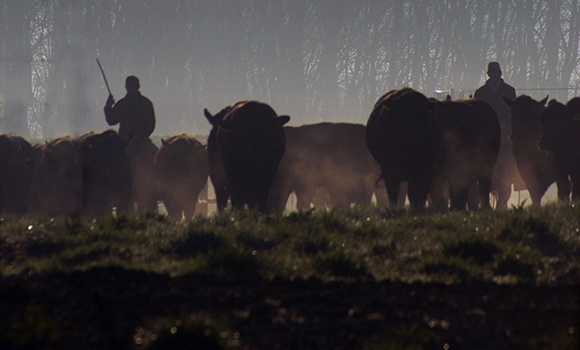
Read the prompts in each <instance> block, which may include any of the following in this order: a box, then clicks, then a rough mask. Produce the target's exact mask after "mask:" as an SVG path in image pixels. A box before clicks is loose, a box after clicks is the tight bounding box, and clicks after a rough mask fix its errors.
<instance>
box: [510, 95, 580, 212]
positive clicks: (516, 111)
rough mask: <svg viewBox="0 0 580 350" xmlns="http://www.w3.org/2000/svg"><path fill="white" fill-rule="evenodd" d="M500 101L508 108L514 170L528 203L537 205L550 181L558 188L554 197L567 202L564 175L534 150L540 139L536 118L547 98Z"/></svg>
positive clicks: (567, 186) (550, 158) (546, 155)
mask: <svg viewBox="0 0 580 350" xmlns="http://www.w3.org/2000/svg"><path fill="white" fill-rule="evenodd" d="M504 100H505V102H506V104H507V105H508V107H509V108H510V109H511V114H512V135H511V141H512V143H513V153H514V157H515V159H516V163H517V165H518V171H519V173H520V175H521V176H522V179H523V180H524V182H525V183H526V187H527V188H528V191H529V192H530V197H531V199H532V204H534V205H540V204H541V199H542V197H543V196H544V194H545V193H546V190H547V189H548V187H550V185H551V184H552V183H554V182H556V183H557V186H558V198H561V199H567V198H568V197H569V195H570V184H569V181H568V177H567V175H566V174H565V173H563V172H562V171H561V169H559V168H558V166H557V164H556V161H555V159H554V157H553V156H552V155H550V154H549V153H548V152H546V151H542V150H540V149H539V148H538V143H539V141H540V138H541V137H542V125H541V122H540V116H541V113H542V110H543V109H544V105H545V104H546V101H547V100H548V97H546V98H545V99H543V100H541V101H536V100H534V99H533V98H531V97H529V96H526V95H521V96H518V97H517V98H516V99H515V100H514V101H512V100H510V99H508V98H505V97H504Z"/></svg>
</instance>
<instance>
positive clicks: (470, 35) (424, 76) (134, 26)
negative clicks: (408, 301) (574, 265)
mask: <svg viewBox="0 0 580 350" xmlns="http://www.w3.org/2000/svg"><path fill="white" fill-rule="evenodd" d="M0 4H2V5H0V6H1V8H0V9H1V13H0V26H1V28H2V29H1V31H2V36H1V52H2V54H1V55H2V56H1V57H0V63H1V80H0V83H1V91H0V92H1V103H2V105H1V107H2V119H1V120H0V130H1V131H2V132H18V133H21V134H23V135H31V136H36V137H38V136H42V137H54V136H57V135H60V134H65V133H69V134H80V133H83V132H86V131H90V130H99V129H104V128H106V127H107V126H106V124H105V122H104V118H103V116H102V110H101V109H102V106H103V104H104V101H105V100H106V98H107V92H106V89H105V88H104V83H103V81H102V78H101V77H100V72H99V70H98V67H97V65H96V62H95V58H96V57H99V58H100V60H101V62H102V63H103V65H104V68H105V71H106V73H107V75H108V77H109V79H110V85H111V88H112V90H113V94H114V95H115V97H116V98H117V99H118V98H120V97H122V96H123V94H124V91H123V90H122V86H123V79H124V77H125V76H127V75H129V74H135V75H137V76H138V77H139V78H140V79H141V85H142V91H143V93H144V94H145V95H147V96H148V97H150V98H151V99H152V100H153V102H154V104H155V107H156V111H157V118H158V127H157V130H156V133H157V134H161V135H167V134H173V133H177V132H181V131H185V132H188V133H206V132H207V130H208V129H209V124H207V122H206V121H205V120H204V119H203V116H202V111H203V108H209V109H210V110H211V111H217V110H219V109H221V108H222V107H224V106H226V105H228V104H232V103H234V102H236V101H238V100H241V99H258V100H262V101H266V102H269V103H270V104H271V105H272V106H273V107H274V108H275V109H276V110H277V111H278V112H279V113H281V114H289V115H291V117H292V121H291V124H294V125H299V124H304V123H312V122H317V121H321V120H325V121H351V122H361V123H364V122H366V118H367V117H368V113H369V112H370V110H371V109H372V105H373V104H374V103H375V101H376V100H377V98H378V97H380V96H381V95H382V94H384V93H385V92H386V91H388V90H390V89H393V88H398V87H402V86H411V87H413V88H416V89H418V90H420V91H423V92H424V93H425V94H427V95H429V96H431V95H433V91H434V90H435V89H445V90H451V89H454V90H455V91H456V92H459V90H461V89H465V90H472V89H475V88H477V87H478V86H479V85H481V84H482V83H483V82H484V81H485V78H486V77H485V68H486V65H487V62H488V61H490V60H497V61H499V62H500V63H501V64H502V68H503V71H504V78H505V79H506V81H508V82H509V83H511V84H512V85H513V86H515V87H516V88H517V89H519V90H520V91H519V92H521V93H528V94H532V95H533V94H534V93H537V94H540V93H541V94H543V95H544V96H545V94H546V92H545V91H540V92H536V91H534V90H524V89H557V88H570V87H572V88H578V87H579V84H580V51H579V47H578V43H579V42H580V37H579V36H580V14H579V12H580V5H579V1H578V0H534V1H527V0H515V1H514V0H509V1H508V0H463V1H461V0H429V1H414V0H390V1H385V0H363V1H356V2H355V1H348V0H280V1H275V2H272V1H269V0H214V1H204V0H198V1H191V0H170V1H163V2H153V1H148V2H143V1H140V0H76V1H73V0H70V1H66V0H62V1H50V0H27V1H3V2H0ZM578 91H579V90H561V91H560V90H553V91H551V92H550V95H551V96H552V97H558V98H560V99H567V98H568V97H569V96H570V94H574V93H576V94H577V93H578ZM542 97H543V96H542Z"/></svg>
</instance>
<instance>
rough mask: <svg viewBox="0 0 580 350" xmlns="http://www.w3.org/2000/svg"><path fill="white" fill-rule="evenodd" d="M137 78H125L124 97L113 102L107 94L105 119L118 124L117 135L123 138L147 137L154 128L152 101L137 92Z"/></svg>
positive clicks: (110, 123)
mask: <svg viewBox="0 0 580 350" xmlns="http://www.w3.org/2000/svg"><path fill="white" fill-rule="evenodd" d="M139 88H140V85H139V78H137V77H136V76H133V75H131V76H128V77H127V79H125V89H126V90H127V94H126V95H125V97H123V98H122V99H120V100H119V102H117V103H115V99H114V98H113V95H109V98H108V99H107V102H106V104H105V108H104V111H105V119H106V120H107V124H109V125H117V124H119V135H121V136H122V137H124V138H125V139H129V138H130V139H131V140H142V139H147V138H149V136H150V135H151V134H152V133H153V130H154V129H155V110H154V109H153V103H151V101H150V100H149V99H148V98H147V97H145V96H143V95H141V92H139Z"/></svg>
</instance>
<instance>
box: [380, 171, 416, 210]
mask: <svg viewBox="0 0 580 350" xmlns="http://www.w3.org/2000/svg"><path fill="white" fill-rule="evenodd" d="M384 173H385V172H384V171H383V174H384ZM383 180H384V181H385V186H386V188H387V195H388V196H389V203H390V206H391V207H396V206H397V200H398V198H399V190H400V186H401V180H399V179H398V178H395V177H394V176H383ZM409 187H410V186H409ZM410 199H411V196H410V192H409V200H410Z"/></svg>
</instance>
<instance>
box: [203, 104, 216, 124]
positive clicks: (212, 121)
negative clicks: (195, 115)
mask: <svg viewBox="0 0 580 350" xmlns="http://www.w3.org/2000/svg"><path fill="white" fill-rule="evenodd" d="M203 115H205V118H206V119H207V121H208V122H209V123H210V124H211V125H215V117H214V116H213V115H211V113H209V111H208V110H207V108H205V109H204V110H203Z"/></svg>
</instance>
